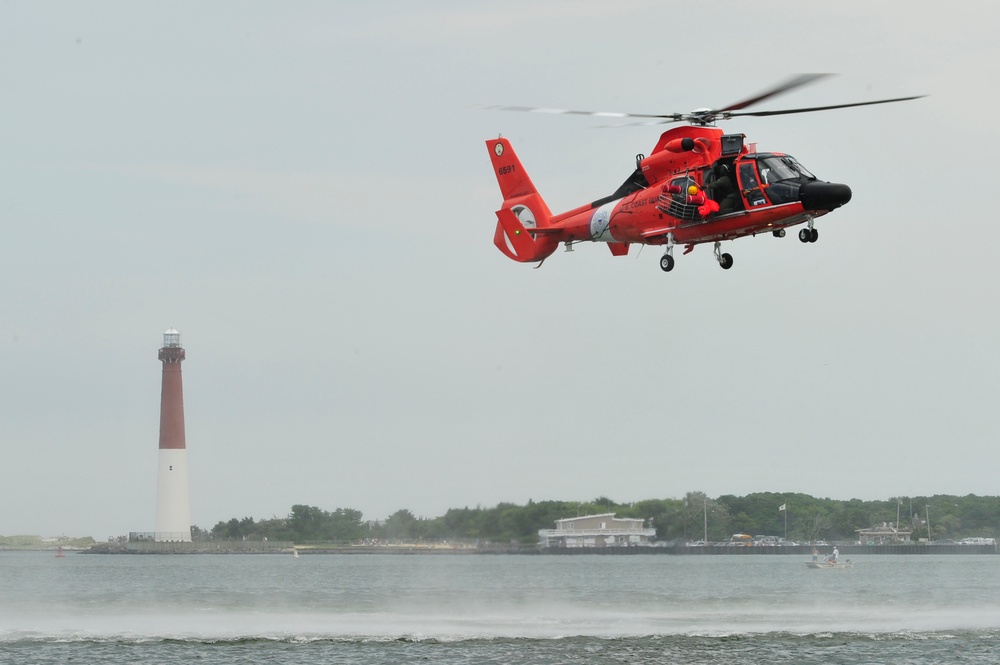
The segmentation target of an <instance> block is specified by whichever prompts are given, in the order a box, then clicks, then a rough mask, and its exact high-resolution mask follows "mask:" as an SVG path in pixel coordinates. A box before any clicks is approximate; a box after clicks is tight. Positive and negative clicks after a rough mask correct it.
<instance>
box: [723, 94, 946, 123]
mask: <svg viewBox="0 0 1000 665" xmlns="http://www.w3.org/2000/svg"><path fill="white" fill-rule="evenodd" d="M926 96H927V95H915V96H913V97H896V98H895V99H877V100H875V101H871V102H854V103H853V104H832V105H830V106H810V107H808V108H801V109H782V110H778V111H743V112H740V111H736V112H730V111H727V112H724V113H723V112H720V113H719V115H720V116H721V117H722V118H735V117H737V116H756V117H765V116H769V115H788V114H790V113H811V112H813V111H830V110H832V109H846V108H850V107H852V106H872V105H873V104H892V103H893V102H907V101H909V100H911V99H921V98H922V97H926Z"/></svg>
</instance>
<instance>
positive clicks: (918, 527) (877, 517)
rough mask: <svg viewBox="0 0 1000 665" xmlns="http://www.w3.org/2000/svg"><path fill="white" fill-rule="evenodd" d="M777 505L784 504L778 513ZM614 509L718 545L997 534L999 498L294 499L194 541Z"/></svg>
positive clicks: (500, 527)
mask: <svg viewBox="0 0 1000 665" xmlns="http://www.w3.org/2000/svg"><path fill="white" fill-rule="evenodd" d="M782 506H783V507H784V509H783V510H782V509H781V508H782ZM602 513H615V515H616V516H617V517H631V518H640V519H643V520H645V524H646V526H647V527H652V528H655V529H656V539H657V540H660V541H673V542H683V541H697V540H703V539H704V540H708V541H713V542H718V541H725V540H727V539H728V538H729V537H730V536H731V535H732V534H734V533H748V534H751V535H757V534H766V535H774V536H779V537H787V538H788V539H789V540H794V541H798V542H812V541H816V540H827V541H847V540H854V539H855V538H856V536H857V533H856V530H857V529H863V528H868V527H871V526H875V525H881V524H883V523H886V524H888V523H892V524H894V525H895V524H896V523H897V520H898V523H899V525H901V527H902V528H903V529H911V530H912V535H911V539H912V540H914V541H917V540H920V539H930V540H935V541H941V540H948V539H951V540H959V539H961V538H966V537H975V536H979V537H988V538H997V537H1000V497H996V496H982V497H980V496H975V495H972V494H970V495H967V496H952V495H935V496H929V497H891V498H889V499H883V500H875V501H862V500H860V499H850V500H848V501H842V500H836V499H828V498H816V497H813V496H809V495H808V494H797V493H774V492H760V493H755V494H748V495H746V496H734V495H729V494H727V495H723V496H719V497H717V498H714V499H713V498H709V497H708V496H706V495H705V494H704V493H702V492H689V493H688V494H687V495H685V496H684V497H683V498H680V499H647V500H644V501H636V502H631V503H617V502H615V501H612V500H611V499H608V498H607V497H598V498H596V499H594V500H593V501H582V502H581V501H537V502H536V501H531V500H529V501H528V503H527V504H526V505H517V504H513V503H500V504H497V505H496V506H493V507H489V508H484V507H480V506H477V507H475V508H468V507H465V508H451V509H449V510H448V511H447V512H446V513H445V514H444V515H441V516H440V517H430V518H428V517H416V516H414V515H413V513H411V512H410V511H409V510H407V509H405V508H403V509H400V510H397V511H396V512H394V513H393V514H392V515H390V516H389V517H388V518H386V519H385V520H377V521H371V520H368V521H366V520H365V519H364V517H363V515H362V513H361V511H359V510H354V509H351V508H337V509H335V510H333V511H327V510H323V509H321V508H318V507H315V506H306V505H294V506H292V510H291V512H290V513H289V514H288V515H287V516H285V517H273V518H270V519H262V520H254V519H253V518H252V517H244V518H242V519H237V518H235V517H234V518H232V519H230V520H228V521H220V522H219V523H218V524H216V525H215V526H214V527H212V529H211V531H204V530H202V529H198V528H197V527H193V528H192V529H193V534H194V537H195V538H196V539H199V540H201V539H244V538H245V539H263V538H268V539H269V540H285V541H292V542H295V543H310V542H313V543H316V542H324V543H346V542H358V541H365V540H369V541H390V542H391V541H421V540H427V541H440V540H463V541H479V542H485V543H520V544H524V545H529V544H533V543H535V542H537V540H538V531H539V530H540V529H553V528H555V523H556V520H560V519H564V518H567V517H579V516H583V515H595V514H602Z"/></svg>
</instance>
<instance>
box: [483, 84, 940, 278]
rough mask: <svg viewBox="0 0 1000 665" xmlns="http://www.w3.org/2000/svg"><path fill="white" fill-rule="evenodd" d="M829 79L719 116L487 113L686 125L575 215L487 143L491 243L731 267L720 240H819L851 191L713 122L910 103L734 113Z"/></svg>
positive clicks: (531, 251)
mask: <svg viewBox="0 0 1000 665" xmlns="http://www.w3.org/2000/svg"><path fill="white" fill-rule="evenodd" d="M824 76H828V75H827V74H802V75H799V76H796V77H794V78H792V79H790V80H788V81H786V82H784V83H782V84H779V85H777V86H776V87H774V88H772V89H770V90H767V91H765V92H763V93H761V94H759V95H756V96H754V97H752V98H750V99H747V100H744V101H742V102H738V103H736V104H732V105H730V106H727V107H725V108H722V109H698V110H695V111H691V112H690V113H671V114H665V115H649V114H637V113H600V112H590V111H568V110H558V109H541V108H526V107H519V106H490V107H485V108H486V109H489V110H504V111H534V112H541V113H565V114H574V115H592V116H601V117H616V118H649V119H651V120H648V121H645V122H640V123H636V124H663V123H672V122H687V123H690V124H689V125H687V126H684V127H676V128H674V129H670V130H668V131H666V132H664V133H663V134H662V135H661V136H660V140H659V141H658V142H657V143H656V146H655V147H654V148H653V151H652V152H651V153H650V155H649V156H648V157H646V156H644V155H637V156H636V169H635V172H634V173H632V175H631V176H629V178H628V179H627V180H626V181H625V182H624V183H623V184H622V185H621V187H619V188H618V189H617V190H615V192H614V193H613V194H611V195H610V196H606V197H604V198H601V199H598V200H596V201H593V202H592V203H587V204H585V205H582V206H580V207H578V208H574V209H573V210H569V211H567V212H564V213H561V214H558V215H553V214H552V212H551V211H550V210H549V208H548V206H547V205H546V204H545V201H544V200H543V199H542V197H541V195H539V193H538V191H537V190H536V189H535V186H534V184H533V183H532V182H531V178H529V177H528V174H527V172H526V171H525V170H524V167H523V166H521V162H520V160H519V159H518V158H517V155H516V154H515V153H514V149H513V148H512V147H511V144H510V141H508V140H507V139H505V138H502V137H501V138H496V139H492V140H489V141H487V142H486V146H487V148H488V149H489V151H490V160H491V161H492V162H493V169H494V171H495V172H496V176H497V182H498V183H499V184H500V192H501V194H502V195H503V199H504V200H503V205H502V206H501V208H500V210H498V211H497V213H496V214H497V227H496V233H495V234H494V236H493V243H494V244H495V245H496V246H497V248H498V249H499V250H500V251H501V252H503V253H504V254H506V255H507V256H508V257H510V258H511V259H514V260H515V261H520V262H522V263H530V262H535V261H537V262H539V264H538V266H536V267H540V266H541V264H542V262H544V260H545V259H546V258H547V257H549V256H550V255H551V254H552V253H553V252H555V251H556V249H557V248H558V246H559V245H560V244H563V245H565V247H566V251H572V249H573V245H575V244H576V243H579V242H604V243H607V244H608V247H609V248H610V249H611V253H612V254H613V255H615V256H624V255H626V254H628V250H629V247H630V246H631V245H632V244H639V245H663V246H664V253H663V256H662V257H660V268H661V269H662V270H663V271H665V272H670V271H671V270H673V268H674V255H673V252H674V246H675V245H678V244H680V245H684V254H687V253H688V252H690V251H691V250H692V249H694V247H695V245H699V244H702V243H708V242H711V243H714V244H715V259H716V260H717V261H718V262H719V265H720V266H722V267H723V268H724V269H726V270H728V269H729V268H731V267H732V266H733V257H732V255H730V254H728V253H724V252H722V251H721V245H722V242H723V241H726V240H735V239H736V238H741V237H744V236H753V235H756V234H758V233H763V232H767V231H770V232H771V233H772V234H774V235H775V236H777V237H779V238H780V237H784V235H785V229H786V228H788V227H790V226H797V225H800V224H804V225H805V226H803V228H801V229H800V230H799V240H800V241H802V242H804V243H807V242H810V243H811V242H816V240H817V239H818V238H819V232H818V231H817V230H816V228H815V226H814V223H815V221H816V219H817V218H819V217H822V216H823V215H825V214H827V213H829V212H831V211H833V210H836V209H837V208H839V207H840V206H842V205H844V204H846V203H847V202H848V201H850V200H851V188H850V187H848V186H847V185H844V184H839V183H831V182H824V181H822V180H819V179H817V178H816V176H814V175H813V174H812V173H810V172H809V171H808V170H806V168H805V167H803V166H802V165H801V164H800V163H799V162H798V161H797V160H796V159H795V158H794V157H792V156H791V155H786V154H784V153H780V152H757V150H756V146H755V144H748V143H746V141H745V139H746V136H745V135H744V134H726V133H724V132H723V131H722V130H721V129H719V128H717V127H715V126H714V125H715V122H716V121H717V120H728V119H730V118H733V117H737V116H772V115H786V114H790V113H808V112H812V111H827V110H831V109H840V108H847V107H852V106H869V105H872V104H888V103H891V102H902V101H907V100H911V99H919V98H920V97H922V96H923V95H918V96H914V97H899V98H896V99H880V100H877V101H871V102H857V103H852V104H836V105H832V106H816V107H810V108H798V109H785V110H778V111H756V112H754V111H740V109H744V108H746V107H748V106H750V105H751V104H756V103H758V102H761V101H763V100H765V99H768V98H770V97H773V96H775V95H777V94H780V93H783V92H787V91H789V90H791V89H793V88H797V87H799V86H802V85H805V84H807V83H811V82H812V81H815V80H817V79H819V78H822V77H824Z"/></svg>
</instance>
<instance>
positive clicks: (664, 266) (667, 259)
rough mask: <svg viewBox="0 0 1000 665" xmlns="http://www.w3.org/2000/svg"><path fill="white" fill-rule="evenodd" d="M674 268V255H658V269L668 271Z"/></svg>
mask: <svg viewBox="0 0 1000 665" xmlns="http://www.w3.org/2000/svg"><path fill="white" fill-rule="evenodd" d="M673 269H674V257H672V256H670V255H669V254H664V255H663V256H661V257H660V270H662V271H663V272H670V271H671V270H673Z"/></svg>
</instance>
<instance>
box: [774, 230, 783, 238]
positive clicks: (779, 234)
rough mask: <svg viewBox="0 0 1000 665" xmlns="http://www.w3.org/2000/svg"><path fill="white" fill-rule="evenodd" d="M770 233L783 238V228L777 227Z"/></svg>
mask: <svg viewBox="0 0 1000 665" xmlns="http://www.w3.org/2000/svg"><path fill="white" fill-rule="evenodd" d="M771 235H773V236H774V237H775V238H784V237H785V229H778V230H777V231H771Z"/></svg>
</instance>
